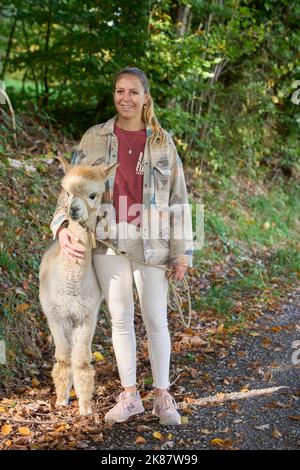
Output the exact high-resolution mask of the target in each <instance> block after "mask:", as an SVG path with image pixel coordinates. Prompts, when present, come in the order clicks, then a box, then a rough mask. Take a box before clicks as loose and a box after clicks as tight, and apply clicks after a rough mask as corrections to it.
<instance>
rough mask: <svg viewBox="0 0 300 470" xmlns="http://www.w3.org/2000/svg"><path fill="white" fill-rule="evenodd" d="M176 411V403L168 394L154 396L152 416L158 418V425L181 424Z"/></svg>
mask: <svg viewBox="0 0 300 470" xmlns="http://www.w3.org/2000/svg"><path fill="white" fill-rule="evenodd" d="M177 409H178V405H177V403H176V401H175V400H174V398H173V397H172V396H171V395H170V394H169V393H168V392H163V393H162V394H160V395H155V396H154V404H153V411H152V414H154V415H155V416H157V417H158V418H159V423H160V424H164V425H171V424H181V416H180V414H179V413H178V411H177Z"/></svg>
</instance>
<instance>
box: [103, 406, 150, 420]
mask: <svg viewBox="0 0 300 470" xmlns="http://www.w3.org/2000/svg"><path fill="white" fill-rule="evenodd" d="M144 411H145V409H144V408H143V409H142V410H139V411H136V412H135V413H131V414H130V415H129V416H127V418H124V419H119V420H116V419H107V420H106V419H105V418H104V421H105V423H107V424H114V423H124V422H125V421H127V420H128V419H129V418H131V417H132V416H136V415H140V414H142V413H144Z"/></svg>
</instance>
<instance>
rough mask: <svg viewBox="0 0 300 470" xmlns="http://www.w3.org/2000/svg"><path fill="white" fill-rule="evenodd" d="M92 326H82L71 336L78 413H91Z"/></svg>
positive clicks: (92, 383)
mask: <svg viewBox="0 0 300 470" xmlns="http://www.w3.org/2000/svg"><path fill="white" fill-rule="evenodd" d="M94 330H95V329H94V327H93V325H92V324H91V325H82V326H80V327H78V328H76V329H75V331H74V335H73V351H72V369H73V377H74V388H75V391H76V395H77V397H78V403H79V413H80V414H81V415H87V414H90V413H92V403H91V401H92V396H93V391H94V375H95V371H94V368H93V367H92V365H91V359H92V351H91V344H92V339H93V335H94Z"/></svg>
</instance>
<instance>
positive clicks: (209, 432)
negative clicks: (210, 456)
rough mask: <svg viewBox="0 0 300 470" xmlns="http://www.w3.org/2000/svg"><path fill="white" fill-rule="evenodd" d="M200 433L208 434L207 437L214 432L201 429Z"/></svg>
mask: <svg viewBox="0 0 300 470" xmlns="http://www.w3.org/2000/svg"><path fill="white" fill-rule="evenodd" d="M200 432H201V434H206V435H207V434H211V433H212V431H210V430H209V429H201V430H200Z"/></svg>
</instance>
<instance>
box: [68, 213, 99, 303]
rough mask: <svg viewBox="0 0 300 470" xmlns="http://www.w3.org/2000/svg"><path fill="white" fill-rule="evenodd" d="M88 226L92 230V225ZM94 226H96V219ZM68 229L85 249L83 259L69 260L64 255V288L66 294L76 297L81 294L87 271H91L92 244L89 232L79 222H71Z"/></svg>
mask: <svg viewBox="0 0 300 470" xmlns="http://www.w3.org/2000/svg"><path fill="white" fill-rule="evenodd" d="M86 225H87V227H89V228H90V229H92V227H91V223H89V224H88V223H87V224H86ZM93 225H96V219H95V223H94V224H93ZM68 228H69V230H70V231H71V232H72V233H73V234H74V235H75V237H77V238H78V239H79V241H78V242H76V243H77V244H78V245H80V246H82V247H83V248H85V251H84V253H83V258H75V259H74V258H73V259H69V258H68V257H67V256H65V255H63V264H64V288H65V290H66V293H68V294H70V295H76V293H78V292H79V289H80V286H81V285H82V281H83V280H84V278H85V276H86V273H87V271H89V270H90V269H91V263H92V243H91V236H90V234H89V232H88V231H86V230H85V229H84V228H83V227H81V225H79V224H78V223H77V222H74V221H72V220H70V221H69V227H68Z"/></svg>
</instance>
